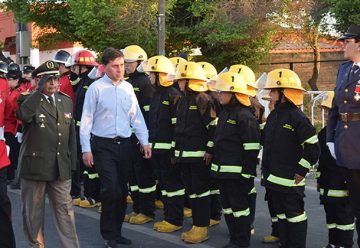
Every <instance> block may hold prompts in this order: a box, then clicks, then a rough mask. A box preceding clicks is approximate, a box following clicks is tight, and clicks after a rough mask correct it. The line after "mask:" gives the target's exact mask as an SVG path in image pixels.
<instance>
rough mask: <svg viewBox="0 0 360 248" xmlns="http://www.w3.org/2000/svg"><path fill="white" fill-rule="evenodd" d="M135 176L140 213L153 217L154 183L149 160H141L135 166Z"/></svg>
mask: <svg viewBox="0 0 360 248" xmlns="http://www.w3.org/2000/svg"><path fill="white" fill-rule="evenodd" d="M134 168H135V174H136V178H137V182H138V186H139V206H140V213H142V214H145V215H146V216H149V217H154V215H155V214H154V212H155V204H154V203H155V195H156V181H155V178H154V172H153V169H152V165H151V160H149V159H144V158H141V159H139V161H138V163H136V164H135V166H134Z"/></svg>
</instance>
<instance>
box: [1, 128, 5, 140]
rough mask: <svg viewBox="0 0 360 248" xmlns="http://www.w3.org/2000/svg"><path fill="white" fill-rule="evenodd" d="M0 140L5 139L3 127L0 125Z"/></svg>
mask: <svg viewBox="0 0 360 248" xmlns="http://www.w3.org/2000/svg"><path fill="white" fill-rule="evenodd" d="M0 140H5V137H4V127H0Z"/></svg>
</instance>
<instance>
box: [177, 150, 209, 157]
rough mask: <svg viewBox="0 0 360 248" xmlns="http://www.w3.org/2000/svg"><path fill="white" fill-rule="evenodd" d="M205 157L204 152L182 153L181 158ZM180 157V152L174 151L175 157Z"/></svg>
mask: <svg viewBox="0 0 360 248" xmlns="http://www.w3.org/2000/svg"><path fill="white" fill-rule="evenodd" d="M204 155H205V151H182V157H183V158H202V157H204ZM179 156H180V151H178V150H175V157H179Z"/></svg>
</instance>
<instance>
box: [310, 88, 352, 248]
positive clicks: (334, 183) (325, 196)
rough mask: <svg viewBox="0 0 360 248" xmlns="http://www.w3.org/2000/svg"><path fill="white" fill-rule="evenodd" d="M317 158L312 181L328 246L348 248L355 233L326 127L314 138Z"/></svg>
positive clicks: (326, 102) (327, 98) (329, 95)
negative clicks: (327, 140) (316, 142)
mask: <svg viewBox="0 0 360 248" xmlns="http://www.w3.org/2000/svg"><path fill="white" fill-rule="evenodd" d="M333 98H334V92H333V91H328V92H325V94H324V98H323V101H322V102H321V106H322V108H323V109H324V111H327V110H329V109H330V108H331V104H332V101H333ZM318 138H319V143H320V148H321V154H320V158H319V166H318V168H317V172H316V177H317V182H318V191H319V192H320V203H321V204H322V205H324V209H325V213H326V224H327V227H328V229H329V233H328V234H329V235H328V241H329V243H328V245H327V246H326V248H333V247H346V248H348V247H352V246H353V244H354V242H353V234H354V229H355V223H354V215H353V214H352V210H351V204H350V197H349V191H348V190H347V185H346V184H347V182H346V179H345V177H344V175H343V173H342V171H343V168H342V167H340V166H338V165H336V160H335V159H334V158H333V157H332V156H331V153H330V151H329V149H328V147H327V146H326V126H325V127H324V128H323V129H322V130H321V131H320V132H319V134H318Z"/></svg>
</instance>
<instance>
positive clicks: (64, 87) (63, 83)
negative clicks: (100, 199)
mask: <svg viewBox="0 0 360 248" xmlns="http://www.w3.org/2000/svg"><path fill="white" fill-rule="evenodd" d="M70 59H71V55H70V53H68V52H67V51H65V50H59V51H58V52H57V53H56V54H55V57H54V59H53V61H54V62H56V63H58V65H59V74H60V78H59V91H61V92H64V93H65V94H66V95H68V96H70V97H71V100H72V101H73V103H75V95H74V89H73V87H72V85H71V82H70V79H69V76H70V73H71V70H70V68H69V66H68V63H67V62H69V60H70ZM71 195H74V194H71Z"/></svg>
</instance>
